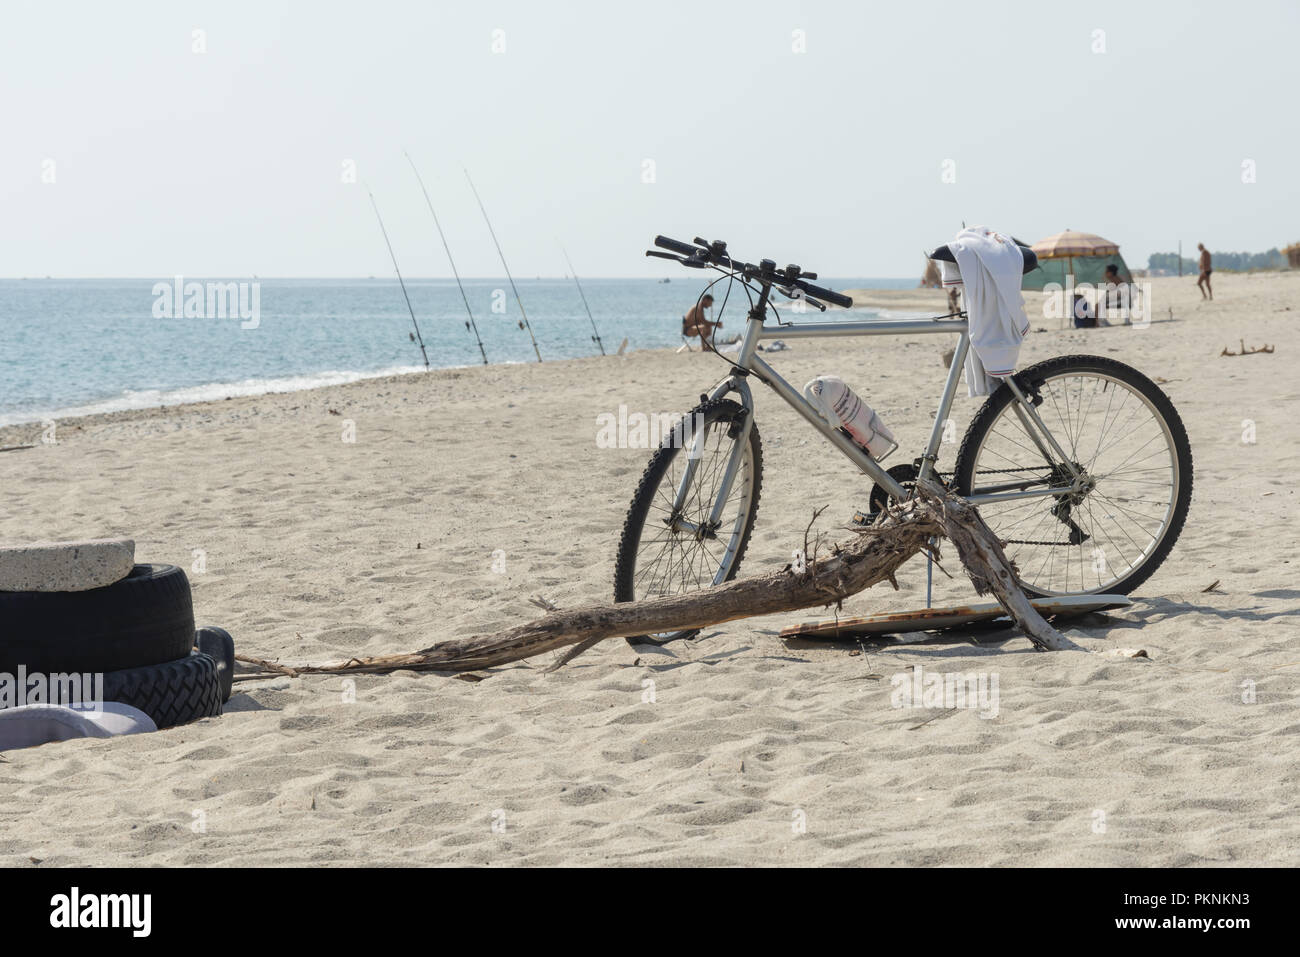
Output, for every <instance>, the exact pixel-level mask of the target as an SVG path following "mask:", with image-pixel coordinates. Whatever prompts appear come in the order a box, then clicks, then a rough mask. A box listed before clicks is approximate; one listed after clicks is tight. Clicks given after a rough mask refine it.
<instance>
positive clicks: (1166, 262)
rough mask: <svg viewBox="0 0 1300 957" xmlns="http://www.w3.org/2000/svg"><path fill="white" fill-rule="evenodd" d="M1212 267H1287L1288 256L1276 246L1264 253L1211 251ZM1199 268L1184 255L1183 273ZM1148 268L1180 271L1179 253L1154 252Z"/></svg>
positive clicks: (1248, 268) (1241, 270) (1242, 268)
mask: <svg viewBox="0 0 1300 957" xmlns="http://www.w3.org/2000/svg"><path fill="white" fill-rule="evenodd" d="M1210 256H1211V257H1212V259H1211V267H1212V268H1214V269H1227V270H1231V271H1233V272H1245V271H1247V270H1250V269H1285V268H1286V264H1287V263H1286V256H1284V255H1283V254H1282V250H1280V249H1278V248H1276V247H1274V248H1273V249H1270V250H1269V251H1268V252H1264V253H1221V252H1216V251H1214V250H1211V251H1210ZM1199 268H1200V267H1198V266H1197V264H1196V260H1195V259H1188V258H1186V257H1183V275H1184V276H1185V275H1187V274H1188V273H1192V274H1193V275H1195V274H1196V273H1197V272H1198V271H1199ZM1147 269H1148V270H1149V271H1151V272H1153V273H1154V272H1169V273H1176V272H1178V253H1152V254H1151V255H1150V256H1148V257H1147Z"/></svg>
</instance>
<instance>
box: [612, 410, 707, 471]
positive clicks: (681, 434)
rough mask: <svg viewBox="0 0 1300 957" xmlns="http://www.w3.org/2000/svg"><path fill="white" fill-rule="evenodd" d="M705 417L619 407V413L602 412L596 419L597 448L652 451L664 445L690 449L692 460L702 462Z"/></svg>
mask: <svg viewBox="0 0 1300 957" xmlns="http://www.w3.org/2000/svg"><path fill="white" fill-rule="evenodd" d="M703 433H704V413H703V412H693V413H691V414H689V415H682V414H680V413H677V412H628V409H627V406H626V405H623V404H621V403H620V404H619V407H618V412H617V413H614V412H602V413H600V414H599V415H597V416H596V448H598V449H652V448H657V447H658V446H660V445H661V444H668V445H670V446H672V447H673V448H679V449H689V450H690V453H689V454H690V456H691V458H699V456H700V455H701V454H702V453H703V449H704V442H703V441H700V442H698V443H697V442H696V441H695V437H696V436H697V435H698V436H700V437H701V439H702V438H703Z"/></svg>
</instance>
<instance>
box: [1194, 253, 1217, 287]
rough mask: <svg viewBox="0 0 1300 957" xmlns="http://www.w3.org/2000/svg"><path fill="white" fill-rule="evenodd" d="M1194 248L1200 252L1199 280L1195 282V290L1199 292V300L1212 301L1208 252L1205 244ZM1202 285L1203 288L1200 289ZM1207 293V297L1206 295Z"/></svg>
mask: <svg viewBox="0 0 1300 957" xmlns="http://www.w3.org/2000/svg"><path fill="white" fill-rule="evenodd" d="M1196 248H1197V249H1199V250H1200V251H1201V278H1200V279H1198V280H1196V288H1197V289H1200V290H1201V298H1202V299H1209V300H1210V301H1213V300H1214V290H1213V289H1211V288H1210V273H1211V272H1213V270H1212V269H1210V251H1209V250H1208V249H1206V248H1205V243H1197V244H1196ZM1202 284H1204V287H1203V288H1202ZM1207 292H1208V293H1209V295H1208V296H1207V295H1206V293H1207Z"/></svg>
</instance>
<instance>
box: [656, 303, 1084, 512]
mask: <svg viewBox="0 0 1300 957" xmlns="http://www.w3.org/2000/svg"><path fill="white" fill-rule="evenodd" d="M954 332H955V333H957V334H958V336H959V338H958V340H957V347H956V349H955V350H954V352H953V357H952V365H951V367H950V368H949V369H948V378H947V379H946V380H945V381H944V385H943V393H942V395H941V396H940V399H939V410H938V412H937V413H936V415H935V417H934V426H933V427H932V428H931V429H930V438H929V440H928V441H927V442H926V445H925V451H924V453H923V454H922V456H921V465H920V468H919V470H918V473H919V476H920V477H921V478H929V477H930V476H931V475H932V474H933V472H934V466H935V463H936V462H937V461H938V459H939V445H940V443H942V441H943V432H944V425H945V423H946V422H947V421H948V414H949V412H950V411H951V410H952V401H953V397H954V396H955V395H956V394H957V385H958V383H959V382H960V381H961V373H962V366H963V365H964V364H965V361H966V353H967V351H968V350H969V349H970V337H969V335H968V329H967V325H966V320H965V319H904V320H897V319H891V320H883V319H876V320H870V319H869V320H863V321H859V322H811V323H797V324H794V325H789V326H775V327H772V326H767V325H766V324H765V322H763V321H760V320H759V319H756V318H753V317H752V316H751V318H750V319H749V320H748V324H747V326H746V329H745V334H744V337H743V338H742V339H741V342H740V352H739V354H738V355H737V356H736V360H735V363H734V369H735V371H733V372H732V374H731V375H729V376H727V377H726V378H724V379H722V380H721V381H720V382H718V384H717V385H715V386H714V387H713V389H712V390H711V391H710V392H709V393H708V397H709V398H710V399H717V398H721V397H722V396H725V395H727V394H729V393H732V392H734V393H736V395H737V396H739V399H740V404H741V405H742V406H743V407H744V408H745V410H746V412H747V413H748V414H747V415H746V416H745V422H744V426H743V430H742V433H741V435H740V438H739V441H738V442H736V444H735V446H734V447H733V448H732V452H731V457H730V459H729V460H728V462H727V467H726V470H725V471H724V473H723V476H722V484H721V485H720V486H719V489H718V495H717V498H716V499H715V500H714V503H713V511H712V514H711V515H710V517H709V521H710V522H711V523H712V524H714V525H716V524H717V523H718V522H719V521H720V520H721V517H722V509H723V506H724V504H725V503H726V501H727V497H728V496H729V495H730V494H731V486H732V484H733V483H734V482H735V478H736V473H737V471H739V469H740V463H741V459H742V457H743V455H744V450H745V446H746V445H747V444H748V439H749V430H750V428H751V427H752V425H753V421H754V396H753V393H752V392H751V390H750V388H749V383H748V381H747V380H748V379H749V377H750V376H752V377H754V378H756V379H758V380H759V381H760V382H762V383H763V384H764V385H766V386H768V387H770V388H771V389H772V390H773V391H774V392H775V393H776V394H777V395H779V396H780V397H781V398H782V399H784V400H785V402H786V403H787V404H788V405H789V406H791V407H792V408H793V409H794V410H795V411H796V412H798V413H799V414H800V415H801V416H803V417H804V419H805V420H807V422H808V424H809V425H811V426H812V427H813V428H814V429H816V430H817V431H818V432H820V433H821V434H822V435H823V436H825V437H826V440H827V441H828V442H830V443H831V445H833V446H835V448H837V449H839V451H840V452H841V453H843V455H844V456H845V457H846V458H847V459H848V460H849V461H851V462H852V463H853V464H854V465H856V466H857V467H858V468H859V469H861V470H862V471H863V472H864V473H866V474H867V475H869V476H871V478H872V479H874V480H875V481H876V483H877V484H879V485H880V486H881V487H882V488H884V489H885V490H886V491H888V492H889V494H890V495H891V496H893V497H894V498H896V499H897V500H898V501H903V500H905V499H906V498H907V497H908V496H907V491H906V490H905V489H904V488H903V487H902V486H901V485H899V483H898V482H897V481H895V480H894V478H893V477H891V476H890V475H889V473H888V472H886V471H885V469H884V467H883V466H881V465H880V464H879V463H878V462H877V461H876V460H875V459H873V458H872V457H871V455H870V454H869V453H868V452H867V451H866V450H865V449H863V448H862V447H861V446H859V445H858V444H857V443H856V442H854V441H853V440H852V439H851V438H850V437H849V436H848V434H847V433H846V432H844V431H843V430H841V429H837V428H832V427H831V425H830V424H829V423H827V421H826V420H825V419H823V418H822V416H821V413H819V412H818V411H817V410H816V409H815V408H814V407H813V406H812V404H811V403H809V402H808V400H807V399H805V398H804V397H803V396H802V395H801V394H800V393H799V391H798V390H797V389H795V388H794V387H793V386H792V385H790V383H788V382H786V381H785V379H783V378H781V376H780V375H778V374H777V372H776V370H775V369H773V368H772V367H771V366H770V365H768V363H767V362H766V361H764V360H763V359H762V358H760V357H759V356H758V355H757V352H758V343H759V341H760V340H762V339H777V338H780V339H824V338H829V337H833V336H915V335H928V334H935V333H954ZM1006 381H1007V382H1008V383H1009V384H1010V387H1011V390H1012V392H1013V394H1014V395H1015V405H1013V406H1012V408H1014V409H1015V411H1016V414H1017V416H1019V418H1020V420H1021V422H1022V424H1023V425H1024V427H1025V431H1026V432H1028V433H1029V435H1030V437H1031V438H1032V439H1033V440H1034V443H1035V444H1036V445H1037V447H1038V449H1039V450H1040V451H1041V452H1042V454H1043V458H1044V460H1045V461H1046V462H1047V464H1049V465H1055V464H1057V463H1061V464H1064V465H1065V466H1066V468H1068V469H1069V470H1070V472H1071V473H1073V474H1074V476H1075V478H1076V480H1077V479H1078V477H1079V472H1078V470H1077V468H1076V467H1075V466H1074V463H1072V462H1070V460H1069V458H1068V457H1067V456H1066V455H1065V452H1064V451H1063V450H1062V449H1061V447H1060V445H1059V444H1058V443H1057V441H1056V439H1055V438H1054V437H1053V436H1052V434H1051V432H1049V431H1048V429H1047V426H1046V425H1045V424H1044V423H1043V421H1042V419H1041V418H1040V417H1039V415H1038V410H1037V409H1036V408H1035V407H1034V404H1033V403H1032V402H1031V401H1029V399H1028V398H1027V397H1026V396H1025V395H1024V393H1023V392H1022V391H1021V390H1020V389H1019V388H1018V387H1017V386H1016V383H1015V381H1014V380H1012V379H1008V380H1006ZM1036 431H1037V432H1040V433H1041V434H1042V436H1043V437H1044V438H1045V439H1046V444H1044V443H1043V441H1041V440H1040V439H1039V436H1038V434H1036ZM703 441H704V436H703V435H702V434H697V435H695V436H694V438H693V439H692V445H691V455H690V457H689V460H688V463H687V466H686V469H685V471H684V473H683V475H682V478H681V482H680V483H679V485H678V487H677V495H676V501H675V503H674V506H675V507H674V512H680V510H681V508H682V505H683V504H684V503H685V501H686V494H687V490H688V489H689V488H690V486H691V483H692V481H693V480H694V473H695V468H696V464H697V462H698V461H699V456H700V454H701V453H702V448H701V444H702V443H703ZM1049 447H1050V450H1051V451H1049ZM1053 451H1054V452H1055V453H1056V455H1057V456H1058V458H1057V459H1056V460H1055V461H1053V458H1052V455H1051V452H1053ZM1062 491H1064V490H1063V489H1061V488H1041V489H1021V490H1018V491H1012V492H995V493H990V494H985V495H971V496H969V497H968V498H967V501H970V502H973V503H975V504H979V503H981V502H993V501H1001V500H1006V499H1018V498H1040V497H1045V496H1049V495H1060V494H1061V493H1062ZM682 524H684V523H682ZM692 530H694V529H692Z"/></svg>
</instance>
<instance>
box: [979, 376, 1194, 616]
mask: <svg viewBox="0 0 1300 957" xmlns="http://www.w3.org/2000/svg"><path fill="white" fill-rule="evenodd" d="M1015 379H1016V383H1017V385H1018V386H1019V387H1020V389H1021V391H1022V392H1024V393H1025V394H1026V395H1027V396H1028V397H1029V398H1030V399H1031V400H1032V401H1033V402H1034V406H1035V408H1036V410H1037V412H1038V416H1039V418H1040V419H1041V421H1042V423H1043V425H1045V426H1046V428H1047V429H1048V431H1049V432H1050V433H1051V435H1052V437H1053V438H1054V439H1055V440H1056V442H1055V444H1056V446H1059V447H1060V449H1061V451H1063V452H1064V453H1065V456H1064V459H1063V458H1062V456H1061V455H1059V454H1057V452H1056V450H1055V448H1053V447H1052V445H1051V443H1049V442H1047V441H1045V439H1044V437H1043V436H1042V435H1041V434H1039V433H1038V431H1037V429H1036V427H1035V428H1031V427H1030V426H1031V425H1032V418H1031V417H1029V416H1028V414H1027V413H1026V411H1025V410H1024V408H1023V407H1022V406H1021V405H1020V404H1019V403H1018V402H1017V401H1016V398H1015V396H1014V395H1013V393H1012V392H1011V390H1010V388H1008V386H1006V385H1005V384H1004V385H1002V386H1000V387H999V388H998V389H997V391H995V392H994V393H993V395H991V396H989V398H988V401H987V402H985V403H984V405H983V407H982V408H981V409H980V410H979V412H978V413H977V414H976V416H975V418H974V419H973V420H972V421H971V424H970V427H969V429H967V432H966V435H965V437H964V438H963V439H962V444H961V449H960V451H959V452H958V453H957V467H956V475H955V478H954V485H955V488H956V491H957V493H958V494H959V495H963V496H978V495H1003V496H1007V497H1005V498H1001V499H997V500H988V501H983V502H977V503H976V504H977V505H978V506H979V510H980V514H981V516H983V518H984V521H985V522H986V523H987V524H988V526H989V528H990V529H992V531H993V533H994V534H995V535H997V537H998V538H999V539H1001V540H1002V541H1003V543H1004V547H1005V549H1006V555H1007V558H1009V559H1010V560H1011V561H1013V562H1015V564H1016V567H1017V570H1018V571H1019V574H1020V579H1021V583H1022V585H1023V586H1024V588H1025V591H1026V592H1028V593H1030V594H1031V595H1034V596H1047V595H1081V594H1100V593H1116V594H1121V595H1126V594H1128V593H1129V592H1131V591H1132V590H1133V589H1134V588H1136V587H1137V586H1138V585H1140V584H1142V583H1143V582H1144V581H1146V580H1147V579H1148V578H1149V577H1150V576H1151V575H1152V573H1154V572H1155V570H1156V569H1157V568H1159V567H1160V564H1161V562H1163V561H1164V560H1165V557H1166V556H1167V555H1168V554H1169V551H1170V549H1172V548H1173V547H1174V543H1175V542H1176V541H1177V540H1178V535H1179V533H1180V532H1181V531H1182V528H1183V523H1184V522H1185V521H1186V518H1187V509H1188V506H1189V505H1190V503H1191V498H1192V451H1191V446H1190V445H1189V444H1188V441H1187V431H1186V429H1184V428H1183V423H1182V420H1181V419H1179V417H1178V413H1177V412H1176V411H1175V410H1174V407H1173V404H1172V403H1171V402H1170V401H1169V397H1168V396H1166V395H1165V394H1164V393H1163V392H1161V391H1160V389H1159V387H1158V386H1156V384H1155V383H1154V382H1152V381H1151V380H1150V379H1148V378H1147V377H1146V376H1144V375H1142V373H1140V372H1138V371H1137V370H1136V369H1133V368H1131V367H1130V366H1126V365H1124V364H1123V363H1122V362H1116V361H1115V360H1114V359H1106V358H1102V357H1100V356H1060V357H1058V358H1055V359H1048V360H1047V361H1046V362H1040V363H1038V364H1037V365H1034V366H1031V367H1029V368H1028V369H1026V370H1024V371H1023V372H1020V373H1018V374H1017V375H1016V377H1015ZM1067 460H1068V461H1067ZM1044 489H1050V490H1053V491H1052V494H1049V495H1039V496H1035V497H1019V498H1017V497H1014V496H1016V495H1017V494H1018V493H1023V492H1031V491H1042V490H1044Z"/></svg>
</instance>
